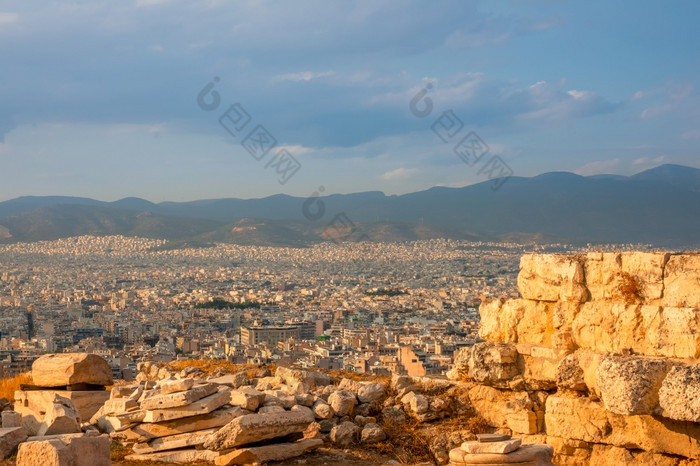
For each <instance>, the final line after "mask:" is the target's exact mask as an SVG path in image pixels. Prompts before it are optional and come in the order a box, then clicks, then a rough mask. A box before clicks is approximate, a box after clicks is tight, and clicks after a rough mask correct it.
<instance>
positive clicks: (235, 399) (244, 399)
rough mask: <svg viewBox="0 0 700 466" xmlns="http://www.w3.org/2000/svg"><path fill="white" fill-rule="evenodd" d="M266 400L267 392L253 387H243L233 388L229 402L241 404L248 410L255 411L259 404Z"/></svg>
mask: <svg viewBox="0 0 700 466" xmlns="http://www.w3.org/2000/svg"><path fill="white" fill-rule="evenodd" d="M264 401H265V393H263V392H260V391H258V390H256V389H254V388H253V387H241V388H238V389H235V390H231V400H230V401H229V404H231V405H233V406H240V407H241V408H243V409H247V410H248V411H255V410H256V409H258V406H260V405H261V404H263V402H264Z"/></svg>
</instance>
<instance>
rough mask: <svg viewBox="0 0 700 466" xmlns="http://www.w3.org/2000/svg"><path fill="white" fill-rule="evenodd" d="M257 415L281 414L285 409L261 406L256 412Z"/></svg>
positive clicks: (275, 406)
mask: <svg viewBox="0 0 700 466" xmlns="http://www.w3.org/2000/svg"><path fill="white" fill-rule="evenodd" d="M258 412H259V413H261V414H262V413H283V412H285V409H284V408H283V407H281V406H277V405H270V406H263V407H262V408H260V409H259V410H258Z"/></svg>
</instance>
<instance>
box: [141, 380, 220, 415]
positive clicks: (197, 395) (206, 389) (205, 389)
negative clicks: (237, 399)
mask: <svg viewBox="0 0 700 466" xmlns="http://www.w3.org/2000/svg"><path fill="white" fill-rule="evenodd" d="M218 390H219V385H216V384H213V383H207V384H204V385H197V386H196V387H193V388H190V389H189V390H186V391H184V392H183V391H179V392H175V393H168V394H160V395H155V396H152V397H150V398H147V399H145V400H143V401H142V402H141V409H145V410H155V409H165V408H177V407H181V406H186V405H189V404H192V403H194V402H195V401H198V400H201V399H202V398H204V397H207V396H209V395H211V394H213V393H216V392H217V391H218Z"/></svg>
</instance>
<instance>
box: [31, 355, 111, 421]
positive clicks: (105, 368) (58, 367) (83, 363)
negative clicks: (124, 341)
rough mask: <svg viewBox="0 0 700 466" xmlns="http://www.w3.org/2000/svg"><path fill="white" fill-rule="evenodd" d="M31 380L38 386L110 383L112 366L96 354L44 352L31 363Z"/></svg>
mask: <svg viewBox="0 0 700 466" xmlns="http://www.w3.org/2000/svg"><path fill="white" fill-rule="evenodd" d="M32 382H33V383H34V385H38V386H40V387H60V386H65V385H73V384H82V383H84V384H92V385H112V383H113V380H112V368H111V367H109V364H108V363H107V361H105V359H104V358H103V357H101V356H98V355H96V354H87V353H58V354H45V355H44V356H41V357H40V358H39V359H37V360H36V361H34V363H33V364H32ZM88 419H89V418H88Z"/></svg>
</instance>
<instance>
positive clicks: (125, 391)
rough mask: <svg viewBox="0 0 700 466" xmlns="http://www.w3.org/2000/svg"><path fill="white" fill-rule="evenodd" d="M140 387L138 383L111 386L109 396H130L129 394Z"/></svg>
mask: <svg viewBox="0 0 700 466" xmlns="http://www.w3.org/2000/svg"><path fill="white" fill-rule="evenodd" d="M140 388H141V385H140V384H133V385H119V386H117V387H114V388H112V391H111V392H110V398H128V397H130V396H131V394H133V393H134V392H135V391H137V390H139V389H140Z"/></svg>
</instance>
